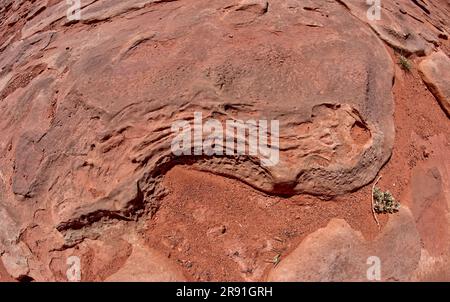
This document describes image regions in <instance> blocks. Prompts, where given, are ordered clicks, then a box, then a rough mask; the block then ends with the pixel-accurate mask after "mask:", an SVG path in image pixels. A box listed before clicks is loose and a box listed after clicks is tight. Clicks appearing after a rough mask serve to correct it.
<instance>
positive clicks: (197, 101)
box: [0, 0, 450, 280]
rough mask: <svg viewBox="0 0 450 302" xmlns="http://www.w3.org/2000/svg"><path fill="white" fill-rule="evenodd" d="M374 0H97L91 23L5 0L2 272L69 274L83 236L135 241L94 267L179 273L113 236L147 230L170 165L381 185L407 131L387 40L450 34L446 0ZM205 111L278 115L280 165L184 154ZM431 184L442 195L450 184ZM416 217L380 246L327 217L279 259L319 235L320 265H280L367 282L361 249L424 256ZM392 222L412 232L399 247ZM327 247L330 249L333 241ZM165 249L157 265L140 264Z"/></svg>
mask: <svg viewBox="0 0 450 302" xmlns="http://www.w3.org/2000/svg"><path fill="white" fill-rule="evenodd" d="M362 2H364V1H362ZM362 2H361V1H353V0H337V1H310V0H308V1H295V0H289V1H260V0H250V1H248V0H244V1H239V0H226V1H223V0H220V1H219V0H212V1H206V0H204V1H203V0H202V1H198V0H179V1H165V0H163V1H161V0H130V1H122V0H86V1H82V7H81V12H80V16H81V19H80V20H68V19H67V12H68V6H67V3H66V1H40V0H36V1H24V0H16V1H13V0H6V1H2V2H1V3H0V17H1V18H0V20H1V21H0V22H1V23H0V33H1V37H0V129H1V131H0V217H1V221H2V226H0V255H1V260H2V263H3V267H4V268H5V270H6V271H7V272H8V274H9V275H10V276H11V277H13V278H14V279H16V280H25V279H27V280H28V279H30V278H31V279H33V280H64V278H65V277H64V276H65V272H64V266H65V260H64V257H67V256H70V253H75V252H77V249H81V250H83V251H85V254H86V255H90V256H89V257H93V256H92V255H91V254H90V253H91V252H90V251H91V250H94V251H97V252H93V253H94V254H95V253H98V256H100V255H107V257H106V256H105V258H108V257H109V258H111V259H113V258H114V255H115V250H116V249H120V248H125V247H126V249H127V251H128V249H130V251H131V252H130V254H120V259H121V262H120V263H114V261H113V260H108V261H110V262H108V263H112V264H113V265H112V266H113V267H114V270H111V271H110V270H107V273H106V272H105V270H106V269H102V268H101V265H100V264H98V265H97V264H93V263H94V262H92V263H91V262H89V263H85V265H87V266H88V267H90V268H89V269H90V270H91V273H90V275H89V278H91V279H95V280H105V279H107V280H123V279H129V278H135V279H136V280H180V279H182V278H184V276H182V274H181V273H180V272H179V271H177V270H176V269H172V268H171V267H170V264H165V263H166V262H164V260H167V259H163V258H165V256H161V255H159V254H158V252H157V251H155V252H153V250H152V248H151V247H142V246H141V247H139V246H135V245H133V244H131V247H130V246H129V244H126V243H120V244H119V243H118V245H117V246H116V245H108V244H105V242H107V241H108V238H122V235H123V234H127V233H132V234H141V233H140V232H141V231H142V230H141V228H142V225H143V224H142V221H143V220H144V221H145V220H146V219H150V220H151V219H152V218H153V215H154V214H155V213H156V212H157V210H158V208H159V207H160V206H161V203H162V202H163V200H164V197H165V196H167V194H170V191H169V190H168V189H167V188H166V187H165V186H164V185H163V180H164V178H165V175H166V173H167V172H168V171H169V170H171V169H172V168H173V167H174V166H178V165H182V166H188V167H190V168H192V169H194V170H199V171H206V172H210V173H213V174H216V175H222V176H227V177H231V178H233V179H237V180H239V181H240V182H242V183H243V184H244V183H245V184H248V185H250V186H251V187H253V188H255V189H256V190H258V191H259V192H260V194H261V195H263V194H269V195H282V196H295V195H298V194H310V195H314V196H319V197H320V198H335V197H336V196H341V195H343V194H349V193H350V192H354V191H355V190H358V189H360V188H361V187H364V186H365V185H367V184H369V183H370V182H371V181H373V180H374V178H375V177H376V175H377V174H378V173H379V171H380V169H381V168H382V167H383V166H384V165H385V164H386V162H387V161H388V160H389V158H390V157H391V154H392V150H393V147H394V140H395V135H394V134H395V133H394V132H395V125H394V116H393V114H394V98H393V95H392V83H393V80H394V72H395V62H394V61H393V60H392V58H391V55H390V53H389V50H388V48H387V47H386V44H384V42H386V43H387V44H388V45H389V46H391V47H393V48H395V49H398V50H400V51H402V52H404V53H405V55H411V56H414V55H418V56H424V55H428V54H430V53H432V52H433V51H434V50H435V49H437V48H439V47H440V46H442V44H443V43H445V41H446V40H447V39H448V32H449V26H448V21H447V20H448V15H449V6H448V4H447V5H446V4H441V3H440V2H439V1H431V0H429V1H427V3H426V4H423V5H418V4H417V3H416V4H414V3H415V2H414V3H413V2H412V1H406V0H404V1H397V2H395V3H386V4H385V5H384V6H383V8H382V20H381V21H370V20H368V19H367V16H366V12H367V9H368V7H367V5H365V4H361V3H362ZM383 41H384V42H383ZM443 47H444V46H443ZM446 65H448V57H446V56H445V54H443V52H437V53H434V54H431V55H430V56H429V57H427V58H425V59H424V61H423V62H422V63H421V65H420V70H421V71H422V74H423V76H424V81H425V82H426V83H427V84H428V86H429V87H430V89H431V90H432V91H433V93H435V95H436V97H437V98H438V99H439V100H440V101H441V103H442V104H443V107H444V108H447V107H448V106H447V105H448V99H449V95H450V94H449V92H448V81H447V80H448V78H449V76H448V70H449V69H448V68H445V67H446ZM433 66H434V67H433ZM436 66H438V67H436ZM447 110H448V108H447ZM195 112H200V113H201V114H202V116H203V118H204V119H208V118H214V119H217V120H219V121H220V122H223V123H225V121H226V120H243V121H248V120H278V121H279V122H280V135H279V136H280V137H279V139H280V148H279V151H280V162H279V163H278V164H277V165H275V166H267V165H265V164H264V161H263V159H264V158H262V156H261V155H248V156H247V155H239V156H238V155H235V156H211V157H208V156H192V157H189V156H181V157H178V156H175V155H174V154H173V153H172V152H171V149H170V147H171V142H172V140H173V138H174V133H172V131H171V126H172V125H173V123H174V122H176V121H178V120H189V121H192V119H193V118H194V113H195ZM247 143H248V141H247ZM223 144H224V142H222V145H223ZM219 145H220V144H219ZM418 171H419V172H414V173H418V174H417V175H418V176H414V177H413V181H416V182H417V183H418V186H419V187H420V186H421V184H422V183H427V182H428V181H429V179H428V178H427V177H428V176H423V175H429V174H430V173H431V175H434V174H433V173H434V172H436V171H435V170H433V168H432V167H425V168H424V170H418ZM433 171H434V172H433ZM439 173H441V174H439V175H442V171H441V172H439ZM421 177H425V178H424V179H422V178H421ZM438 178H439V177H438ZM442 179H443V178H442ZM437 182H438V181H437V180H436V182H433V183H432V185H433V186H436V190H438V191H439V192H440V191H441V190H443V189H442V188H444V182H442V183H437ZM419 196H420V195H419ZM433 196H435V197H436V196H440V195H439V194H438V193H436V194H435V195H433ZM422 197H423V198H424V199H427V198H428V197H429V196H422ZM436 198H438V197H436ZM439 198H440V199H439ZM439 198H438V199H439V200H441V203H442V204H441V205H440V206H439V209H441V207H443V203H444V202H443V201H442V200H444V198H443V197H442V196H441V197H439ZM446 198H447V197H446ZM421 202H424V201H423V200H422V199H419V200H415V201H414V204H415V206H411V209H412V212H413V216H414V215H419V216H420V215H421V214H420V213H421V211H423V209H422V207H423V206H421ZM405 209H406V208H405ZM405 211H406V210H405ZM418 213H419V214H418ZM427 215H430V214H427ZM414 217H415V216H414ZM410 218H411V215H410V213H409V212H406V213H401V214H400V215H398V216H395V217H393V218H391V219H390V220H389V224H388V226H387V227H386V229H385V230H384V231H383V233H382V234H381V235H380V237H378V238H377V239H376V240H375V241H374V242H368V241H366V240H365V239H364V238H362V235H361V234H359V233H358V232H357V231H354V230H353V229H352V228H351V227H349V225H348V224H346V222H345V221H343V220H333V221H332V222H330V224H329V225H328V227H326V228H324V229H320V230H318V231H317V232H316V233H313V234H312V235H310V236H309V237H308V238H307V239H305V241H304V242H302V243H301V244H300V245H299V247H298V249H296V250H295V251H294V252H293V254H292V255H291V256H290V258H286V260H285V261H286V262H289V261H291V262H292V263H294V264H295V263H296V261H297V260H296V259H297V258H298V256H299V255H303V254H304V253H307V254H310V253H311V251H312V248H313V247H314V246H316V245H318V246H319V247H320V248H321V249H322V250H321V251H322V253H318V254H316V255H312V257H315V258H314V261H312V262H311V263H313V262H314V263H316V264H318V265H319V266H320V267H321V271H320V272H318V273H317V272H316V273H314V271H310V272H308V271H307V270H305V269H304V267H308V265H309V264H304V263H300V264H295V267H297V266H298V267H299V269H295V270H293V271H290V272H285V274H284V275H283V276H280V275H278V276H277V275H276V274H277V273H276V272H277V271H280V270H283V267H285V266H284V264H283V263H280V267H278V268H277V269H276V270H275V271H274V272H272V273H271V278H272V279H280V278H281V279H283V278H287V279H308V280H309V279H320V280H335V279H338V280H347V279H351V280H354V279H358V278H360V275H361V274H360V271H361V269H362V268H363V267H362V266H361V265H363V266H364V263H365V262H364V261H363V264H360V263H358V264H355V265H356V266H355V265H354V264H352V263H351V261H349V260H348V258H346V257H350V256H352V255H353V256H354V257H357V258H358V259H359V258H361V259H362V260H364V259H363V258H364V257H366V256H367V255H368V254H370V253H372V252H373V253H378V254H379V255H380V257H381V258H382V259H383V261H385V262H386V263H387V268H388V270H387V271H386V273H385V278H386V279H389V278H393V279H395V280H397V279H398V280H406V279H408V278H410V275H411V270H413V267H416V266H417V262H418V261H419V258H420V250H419V251H418V250H417V247H418V246H419V244H418V243H417V241H418V240H419V239H418V238H420V236H419V235H417V232H416V231H415V228H416V225H415V223H414V222H413V220H411V219H410ZM424 219H425V218H424ZM416 223H417V229H418V232H419V233H420V234H421V236H427V234H428V230H427V229H426V228H425V227H424V226H423V225H421V224H420V223H419V222H416ZM436 227H438V226H436ZM391 228H392V230H391ZM396 230H400V231H405V232H406V233H405V236H406V235H408V237H405V238H407V239H405V240H402V241H401V242H399V243H398V245H396V244H394V245H392V242H393V241H394V242H396V240H397V237H396V236H397V233H396V232H397V231H396ZM446 234H447V233H446ZM108 236H109V237H108ZM446 236H447V235H446ZM339 238H341V239H339ZM346 242H348V244H350V247H349V246H348V245H346ZM425 242H427V241H426V240H425ZM436 244H437V243H436V242H435V240H434V239H430V241H429V242H428V243H427V244H426V245H427V247H425V250H426V252H423V251H422V252H423V253H422V254H423V255H422V256H423V257H425V256H427V255H430V257H434V256H436V253H437V252H438V251H442V250H443V249H445V245H443V246H439V245H436ZM435 245H436V246H435ZM391 248H393V249H394V250H396V251H397V250H398V251H400V250H401V249H405V252H407V253H408V255H407V256H405V257H407V259H399V258H397V257H393V256H391V255H387V254H385V253H387V250H388V249H391ZM327 249H333V250H334V249H335V250H336V251H335V253H332V254H331V255H325V252H326V251H327ZM102 251H103V252H102ZM102 253H104V254H102ZM153 254H155V255H156V254H158V255H159V256H155V257H157V258H158V261H156V262H145V263H144V264H145V265H142V266H138V265H137V263H139V262H142V259H145V258H148V256H149V255H153ZM295 255H297V256H295ZM333 255H334V256H333ZM339 255H343V257H344V258H342V259H341V260H340V261H341V262H339V265H338V266H336V267H334V268H333V265H332V263H333V262H334V261H335V260H334V259H335V258H333V257H339ZM94 258H95V257H94ZM89 259H90V258H89ZM289 259H292V260H289ZM346 259H347V260H346ZM122 260H123V261H122ZM105 261H106V260H105ZM169 262H170V261H168V262H167V263H169ZM283 262H284V261H283ZM158 263H160V264H158ZM294 264H293V265H294ZM396 266H399V267H400V268H399V269H398V270H396V271H394V270H393V269H392V268H394V267H396ZM330 267H331V268H330ZM136 269H139V271H136ZM391 269H392V270H391ZM311 274H312V275H311ZM25 277H26V278H25ZM24 278H25V279H24Z"/></svg>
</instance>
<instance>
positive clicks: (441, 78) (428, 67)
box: [419, 51, 450, 116]
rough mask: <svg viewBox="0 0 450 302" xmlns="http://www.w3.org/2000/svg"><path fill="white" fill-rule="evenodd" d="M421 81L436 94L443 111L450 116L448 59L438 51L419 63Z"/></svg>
mask: <svg viewBox="0 0 450 302" xmlns="http://www.w3.org/2000/svg"><path fill="white" fill-rule="evenodd" d="M419 71H420V73H421V75H422V78H423V81H424V82H425V83H426V84H427V86H428V87H429V89H430V90H431V91H432V92H433V94H434V95H435V96H436V99H437V100H438V101H439V103H440V104H441V106H442V108H443V109H444V111H445V112H446V113H447V115H448V116H450V59H449V57H447V56H446V55H445V53H443V52H442V51H438V52H435V53H433V54H432V55H430V56H429V57H427V58H426V59H424V60H423V61H422V62H421V63H420V65H419Z"/></svg>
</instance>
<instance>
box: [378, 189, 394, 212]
mask: <svg viewBox="0 0 450 302" xmlns="http://www.w3.org/2000/svg"><path fill="white" fill-rule="evenodd" d="M373 199H374V204H373V209H374V211H375V212H376V213H378V214H392V213H395V212H398V210H399V209H400V203H399V202H398V201H397V200H395V198H394V197H393V196H392V194H391V192H389V191H386V192H383V191H381V190H380V189H379V188H375V189H374V190H373Z"/></svg>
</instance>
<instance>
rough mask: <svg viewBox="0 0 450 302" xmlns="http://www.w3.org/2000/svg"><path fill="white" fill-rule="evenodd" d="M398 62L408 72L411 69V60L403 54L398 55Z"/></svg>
mask: <svg viewBox="0 0 450 302" xmlns="http://www.w3.org/2000/svg"><path fill="white" fill-rule="evenodd" d="M398 64H399V65H400V67H401V68H402V69H403V70H405V71H408V72H410V71H411V68H412V65H411V62H410V61H409V60H408V59H407V58H406V57H405V56H403V55H400V57H399V58H398Z"/></svg>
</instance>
